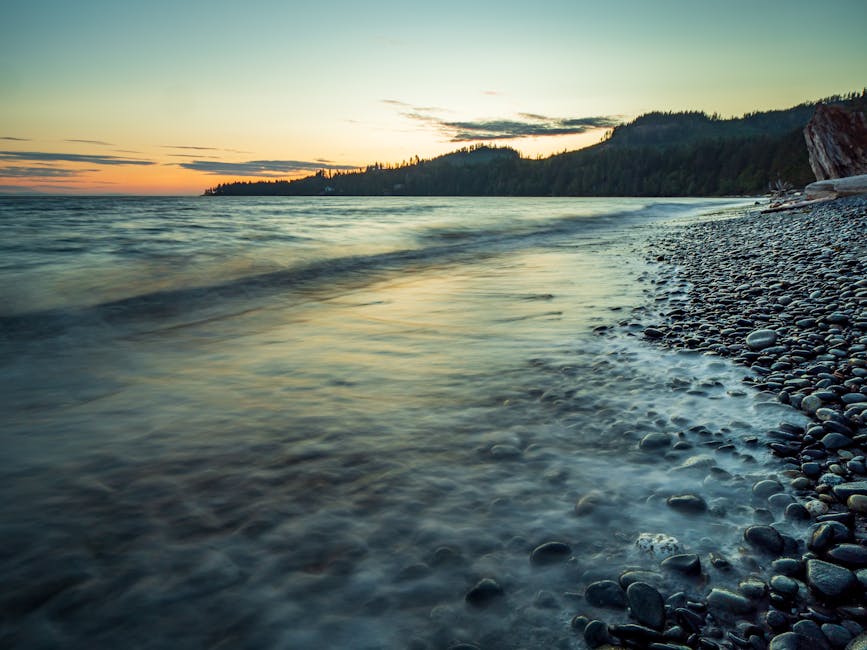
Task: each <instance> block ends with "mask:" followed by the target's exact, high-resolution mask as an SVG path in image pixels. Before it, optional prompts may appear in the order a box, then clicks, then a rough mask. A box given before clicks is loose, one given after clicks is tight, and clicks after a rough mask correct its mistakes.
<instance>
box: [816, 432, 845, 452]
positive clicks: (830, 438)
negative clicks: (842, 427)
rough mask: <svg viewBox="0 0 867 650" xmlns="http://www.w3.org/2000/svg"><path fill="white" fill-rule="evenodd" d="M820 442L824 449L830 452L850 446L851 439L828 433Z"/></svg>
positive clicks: (839, 434) (840, 434)
mask: <svg viewBox="0 0 867 650" xmlns="http://www.w3.org/2000/svg"><path fill="white" fill-rule="evenodd" d="M820 442H821V443H822V446H823V447H824V448H825V449H828V450H831V451H833V450H835V449H843V448H845V447H851V446H852V439H851V438H848V437H847V436H844V435H843V434H842V433H833V432H832V433H829V434H828V435H826V436H825V437H824V438H822V440H821V441H820Z"/></svg>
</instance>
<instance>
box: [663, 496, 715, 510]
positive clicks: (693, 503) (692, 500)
mask: <svg viewBox="0 0 867 650" xmlns="http://www.w3.org/2000/svg"><path fill="white" fill-rule="evenodd" d="M666 503H667V504H668V507H669V508H671V509H672V510H677V511H678V512H683V513H686V514H700V513H702V512H705V511H707V502H706V501H705V500H704V499H702V498H701V497H700V496H698V495H695V494H679V495H675V496H671V497H668V499H667V500H666Z"/></svg>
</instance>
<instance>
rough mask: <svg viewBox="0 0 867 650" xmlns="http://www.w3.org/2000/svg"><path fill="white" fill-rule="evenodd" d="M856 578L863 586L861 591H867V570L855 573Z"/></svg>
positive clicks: (859, 570)
mask: <svg viewBox="0 0 867 650" xmlns="http://www.w3.org/2000/svg"><path fill="white" fill-rule="evenodd" d="M855 578H857V580H858V582H859V583H860V584H861V589H863V590H864V591H867V569H858V570H857V571H856V572H855Z"/></svg>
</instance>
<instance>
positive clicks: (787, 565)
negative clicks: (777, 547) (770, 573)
mask: <svg viewBox="0 0 867 650" xmlns="http://www.w3.org/2000/svg"><path fill="white" fill-rule="evenodd" d="M771 567H773V569H774V571H776V572H777V573H781V574H783V575H784V576H789V577H794V576H796V575H798V574H800V573H801V571H802V570H803V569H804V563H803V562H801V560H796V559H795V558H793V557H781V558H780V559H778V560H774V561H773V562H771Z"/></svg>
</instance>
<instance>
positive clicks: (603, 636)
mask: <svg viewBox="0 0 867 650" xmlns="http://www.w3.org/2000/svg"><path fill="white" fill-rule="evenodd" d="M612 640H613V639H612V638H611V635H610V634H609V633H608V626H607V625H606V624H605V623H604V622H603V621H600V620H593V621H590V622H589V623H588V624H587V627H585V628H584V641H586V642H587V645H588V646H589V647H591V648H599V647H601V646H604V645H607V644H609V643H611V641H612Z"/></svg>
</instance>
